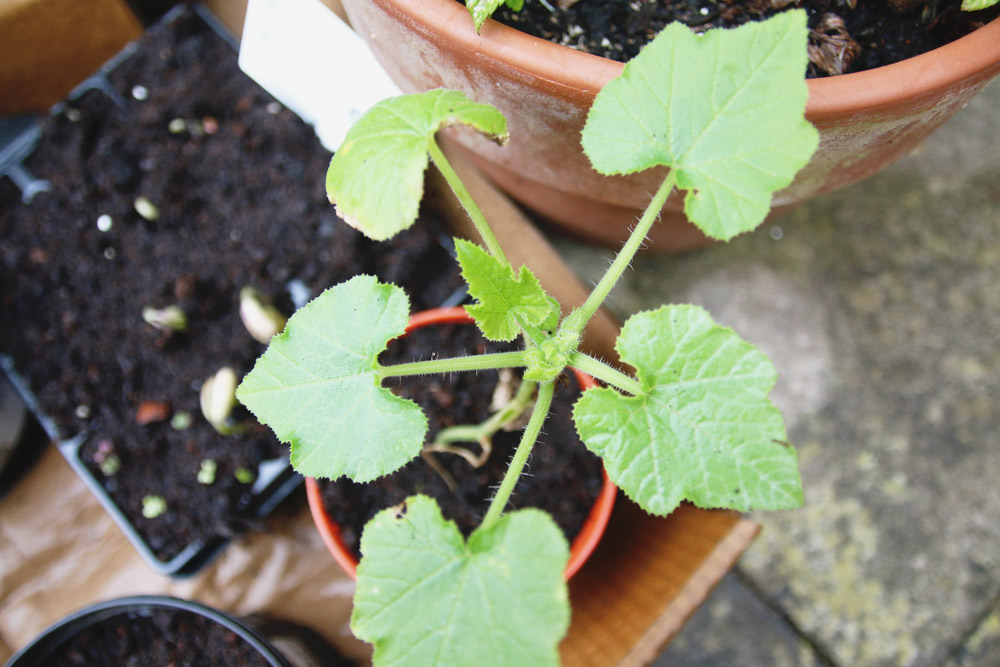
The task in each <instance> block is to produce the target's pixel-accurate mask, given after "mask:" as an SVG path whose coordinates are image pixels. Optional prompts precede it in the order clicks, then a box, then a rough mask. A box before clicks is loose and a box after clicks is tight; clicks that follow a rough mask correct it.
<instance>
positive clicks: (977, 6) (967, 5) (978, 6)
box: [962, 0, 998, 12]
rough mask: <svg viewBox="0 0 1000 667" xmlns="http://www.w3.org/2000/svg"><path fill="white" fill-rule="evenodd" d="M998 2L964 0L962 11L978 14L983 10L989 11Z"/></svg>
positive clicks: (996, 0) (990, 0) (994, 0)
mask: <svg viewBox="0 0 1000 667" xmlns="http://www.w3.org/2000/svg"><path fill="white" fill-rule="evenodd" d="M997 2H998V0H962V11H963V12H978V11H980V10H982V9H989V8H990V7H992V6H993V5H995V4H997Z"/></svg>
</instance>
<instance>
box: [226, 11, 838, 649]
mask: <svg viewBox="0 0 1000 667" xmlns="http://www.w3.org/2000/svg"><path fill="white" fill-rule="evenodd" d="M471 4H472V3H470V8H471ZM480 4H482V3H480ZM492 4H494V5H495V4H499V3H492ZM806 43H807V28H806V16H805V13H804V12H802V11H791V12H787V13H784V14H781V15H779V16H776V17H774V18H772V19H770V20H768V21H766V22H763V23H753V24H747V25H745V26H742V27H740V28H738V29H735V30H726V31H709V32H706V33H705V34H704V35H702V36H701V37H696V36H695V35H694V34H693V33H692V32H691V31H690V30H688V29H687V28H685V27H683V26H680V25H676V24H675V25H672V26H670V27H668V28H667V29H666V30H664V31H663V33H661V34H660V35H659V36H658V37H657V38H656V40H654V42H653V43H651V44H650V45H649V46H648V47H647V48H646V49H645V50H644V51H643V52H642V53H641V54H640V55H639V56H638V57H637V58H635V59H634V60H633V61H632V62H630V63H629V64H628V66H626V68H625V71H624V72H623V74H622V76H621V77H620V78H619V79H616V80H614V81H612V82H611V83H609V84H608V85H607V86H606V87H605V88H604V90H603V91H602V92H601V93H600V94H599V95H598V97H597V99H596V101H595V103H594V105H593V107H592V109H591V111H590V115H589V117H588V121H587V124H586V127H585V129H584V133H583V137H582V143H583V146H584V150H585V151H586V153H587V155H588V157H589V158H590V160H591V162H592V164H593V166H594V168H595V169H596V170H598V171H600V172H601V173H605V174H627V173H631V172H635V171H640V170H644V169H648V168H651V167H656V166H666V167H669V168H670V170H669V172H668V174H667V176H666V178H665V179H664V181H663V182H662V184H661V186H660V187H659V188H658V190H657V192H656V193H655V194H654V195H653V197H652V200H651V202H650V204H649V206H648V208H647V209H646V211H645V213H644V214H643V216H642V218H641V219H640V220H639V222H638V224H637V225H636V227H635V230H634V231H633V234H632V236H631V237H630V238H629V240H628V241H627V242H626V243H625V245H624V247H623V248H622V250H621V252H620V253H619V255H618V257H617V258H616V259H615V261H614V262H613V263H612V265H611V266H610V268H609V269H608V271H607V273H606V274H605V275H604V277H603V278H602V279H601V280H600V281H599V282H598V284H597V285H596V287H595V289H594V291H593V292H592V293H591V294H590V296H589V297H588V298H587V300H586V301H585V302H584V304H583V305H582V306H580V307H579V308H577V309H575V310H573V311H572V312H570V313H569V314H568V315H566V316H565V317H563V316H562V315H561V309H560V306H559V304H558V303H557V302H556V301H555V299H553V298H552V297H551V296H550V295H548V294H547V293H546V292H545V290H544V288H543V287H542V286H541V284H540V283H539V282H538V280H537V278H536V277H535V276H534V274H533V273H532V272H531V271H530V270H529V269H527V268H526V267H520V268H515V267H514V266H512V265H511V264H510V262H509V261H508V260H507V258H506V256H505V255H504V252H503V249H502V248H501V247H500V246H499V243H498V242H497V240H496V237H495V235H494V234H493V233H492V231H491V230H490V228H489V225H488V223H487V221H486V218H485V216H484V215H483V213H482V211H481V210H480V209H479V207H478V205H477V204H476V202H475V201H474V200H473V199H472V198H471V196H469V193H468V191H467V190H466V188H465V186H464V185H463V184H462V183H461V181H460V180H459V179H458V177H457V175H456V174H455V172H454V170H453V169H452V168H451V166H450V165H449V164H448V162H447V160H446V158H445V157H444V155H443V153H442V152H441V150H440V149H439V147H438V145H437V143H436V139H435V134H436V132H437V130H438V129H439V128H441V127H443V126H447V125H452V124H459V123H461V124H466V125H470V126H472V127H474V128H476V129H478V130H479V131H481V132H483V133H484V134H486V135H487V136H490V137H492V138H494V139H496V140H498V141H499V142H503V141H504V140H505V138H506V122H505V120H504V118H503V116H502V115H501V114H500V113H499V112H498V111H497V110H496V109H493V108H492V107H488V106H486V105H481V104H476V103H474V102H472V101H471V100H469V99H467V98H466V97H465V96H464V95H462V94H461V93H457V92H455V91H445V90H434V91H430V92H428V93H424V94H420V95H407V96H402V97H397V98H392V99H389V100H385V101H383V102H381V103H379V104H377V105H376V106H375V107H373V108H372V109H371V110H370V111H369V112H368V114H366V115H365V116H363V117H362V118H361V119H360V120H359V121H358V122H357V123H356V124H355V126H354V127H353V128H352V129H351V130H350V132H349V133H348V135H347V138H346V139H345V141H344V145H343V146H342V147H341V149H340V150H339V151H338V152H337V153H336V154H335V155H334V157H333V160H332V161H331V164H330V168H329V171H328V174H327V190H328V194H329V196H330V199H331V201H332V202H333V203H334V204H335V205H336V206H337V211H338V213H339V214H340V215H341V216H342V217H344V219H345V220H347V221H348V222H349V223H350V224H351V225H352V226H355V227H357V228H358V229H360V230H361V231H362V232H364V233H365V234H366V235H368V236H370V237H371V238H374V239H384V238H387V237H389V236H391V235H393V234H395V233H398V232H399V231H401V230H403V229H406V228H407V227H409V226H410V225H412V224H413V223H414V221H415V219H416V215H417V206H418V204H419V200H420V198H421V196H422V182H423V173H424V170H425V169H426V167H427V164H428V160H432V161H433V162H434V164H435V166H436V167H437V168H438V169H439V171H440V172H441V173H442V175H443V176H444V178H445V180H446V181H447V182H448V184H449V186H450V187H451V188H452V190H453V191H454V192H455V194H456V196H457V197H458V199H459V201H460V202H461V203H462V205H463V206H464V207H465V209H466V211H467V212H468V214H469V217H470V218H471V220H472V222H473V224H474V225H475V226H476V229H477V231H478V232H479V234H480V236H481V237H482V239H483V244H484V247H479V246H477V245H475V244H473V243H469V242H467V241H463V240H456V252H457V258H458V262H459V264H460V266H461V269H462V275H463V277H464V278H465V280H466V281H467V282H468V285H469V293H470V295H471V296H472V297H473V298H474V299H475V303H474V304H472V305H470V306H468V307H467V311H468V313H469V314H470V315H471V316H472V317H473V318H474V319H475V321H476V324H477V326H478V327H479V328H480V330H481V331H482V332H483V334H484V335H485V336H486V337H487V338H488V339H491V340H513V339H517V338H519V339H520V340H521V341H522V342H523V344H524V345H523V348H522V349H520V350H517V351H514V352H504V353H497V354H487V355H475V356H460V357H455V358H448V359H431V360H427V361H418V362H412V363H404V364H396V365H389V366H386V365H383V364H382V363H380V361H379V355H380V353H381V352H382V351H383V350H384V349H385V348H386V345H387V343H388V341H389V340H391V339H392V338H395V337H397V336H399V335H401V334H402V333H403V332H404V331H405V328H406V325H407V320H408V316H409V302H408V299H407V296H406V294H405V293H404V292H403V291H402V290H401V289H399V288H398V287H395V286H393V285H384V284H381V283H379V282H378V281H377V280H376V279H375V278H373V277H371V276H364V275H362V276H356V277H354V278H352V279H350V280H348V281H347V282H344V283H341V284H339V285H336V286H334V287H332V288H330V289H328V290H327V291H325V292H324V293H323V294H321V295H320V296H318V297H317V298H316V299H315V300H313V301H312V302H310V303H309V304H307V305H306V306H305V307H303V308H302V309H300V310H299V311H298V312H297V313H295V314H294V315H293V316H292V317H291V318H290V319H289V320H288V323H287V326H286V327H285V330H284V332H283V333H281V334H279V335H277V336H275V337H274V338H273V339H272V340H271V343H270V346H269V347H268V349H267V351H266V352H265V353H264V355H263V356H262V357H261V358H260V359H259V360H258V362H257V364H256V365H255V367H254V369H253V370H252V371H251V372H250V373H249V374H248V375H247V376H246V377H245V378H244V379H243V382H242V383H241V384H240V386H239V388H238V390H237V396H238V398H239V400H240V401H241V402H243V404H244V405H246V407H247V408H248V409H250V411H251V412H252V413H254V414H255V415H256V416H257V417H258V419H260V420H261V421H262V422H263V423H266V424H268V425H269V426H270V427H271V428H272V429H273V430H274V431H275V433H276V434H277V435H278V437H279V438H280V439H281V440H283V441H285V442H288V443H290V445H291V460H292V464H293V465H294V466H295V467H296V469H298V470H299V471H300V472H302V473H303V474H306V475H310V476H314V477H323V478H337V477H340V476H342V475H347V476H348V477H350V478H351V479H352V480H354V481H356V482H366V481H371V480H373V479H375V478H377V477H380V476H382V475H386V474H389V473H391V472H393V471H395V470H397V469H398V468H400V467H402V466H403V465H405V464H406V463H408V462H409V461H411V460H412V459H414V458H415V457H416V456H418V455H419V454H420V453H421V451H422V450H423V449H424V447H425V442H424V440H425V434H426V431H427V419H426V417H425V416H424V415H423V413H422V412H421V410H420V409H419V408H418V407H417V406H416V404H414V403H412V402H411V401H408V400H404V399H402V398H400V397H398V396H395V395H394V394H392V393H391V392H390V391H388V390H387V389H385V388H384V387H383V386H382V381H383V380H384V379H386V378H390V377H397V376H406V375H417V374H425V373H450V372H456V371H474V370H483V369H503V368H507V369H523V371H522V373H523V374H522V378H521V385H520V389H519V390H518V391H519V392H525V393H531V394H536V396H535V398H534V401H533V402H530V401H524V402H523V405H522V406H521V408H520V409H521V410H522V411H523V412H524V414H527V415H529V416H528V420H527V426H526V428H525V430H524V434H523V437H522V440H521V443H520V445H519V446H518V448H517V451H516V453H515V454H514V456H513V458H512V460H511V462H510V466H509V468H508V471H507V474H506V476H505V477H504V479H503V481H502V483H501V484H500V487H499V488H498V489H497V492H496V495H495V496H494V497H493V499H492V502H491V504H490V507H489V509H488V511H487V513H486V515H485V517H484V518H483V521H482V523H481V525H480V526H479V527H478V528H477V529H476V530H475V531H474V532H473V533H472V535H470V537H469V538H468V539H467V540H465V539H463V538H462V536H461V535H460V533H459V532H458V530H457V528H456V527H455V525H454V524H453V523H452V522H450V521H448V520H446V519H445V518H444V517H443V516H442V515H441V512H440V510H439V509H438V507H437V504H436V503H435V502H434V501H433V500H431V499H429V498H426V497H423V496H414V497H411V498H409V499H408V500H407V501H406V502H405V503H403V504H402V505H400V506H398V507H395V508H390V509H387V510H384V511H383V512H381V513H380V514H379V515H377V516H376V518H375V519H373V520H372V521H371V522H370V523H369V524H368V526H367V527H366V529H365V531H364V533H363V535H362V539H361V543H362V553H363V558H362V560H361V563H360V565H359V567H358V587H357V592H356V595H355V607H354V612H353V615H352V621H351V625H352V629H353V630H354V632H355V634H357V635H358V636H359V637H360V638H362V639H365V640H366V641H369V642H371V643H373V644H374V646H375V660H376V662H377V663H379V664H457V663H463V664H486V665H489V664H532V665H546V664H555V663H556V662H557V661H558V652H557V646H558V643H559V640H560V639H561V637H562V636H563V635H564V634H565V632H566V629H567V627H568V618H569V605H568V596H567V591H566V585H565V582H564V581H563V579H562V571H563V569H564V567H565V565H566V560H567V558H568V546H567V544H566V540H565V538H564V537H563V536H562V534H561V532H560V531H558V530H557V529H556V528H555V526H554V523H553V521H552V519H551V518H550V517H548V515H546V514H544V513H542V512H540V511H537V510H518V511H513V512H507V511H506V508H507V502H508V500H509V498H510V495H511V493H512V491H513V489H514V487H515V485H516V483H517V480H518V478H519V477H520V475H521V473H522V471H523V469H524V466H525V464H526V462H527V460H528V458H529V457H530V454H531V450H532V446H533V445H534V442H535V440H536V438H537V436H538V433H539V431H540V429H541V426H542V423H543V422H544V419H545V416H546V413H547V411H548V409H549V406H550V403H551V399H552V395H553V390H554V382H555V381H556V378H557V377H558V375H559V374H560V373H562V372H563V371H564V370H565V369H566V368H567V367H569V366H573V367H576V368H579V369H580V370H583V371H585V372H587V373H589V374H591V375H593V376H594V377H596V378H598V379H599V380H601V381H603V382H604V383H605V384H606V385H608V386H607V387H605V388H595V389H590V390H587V391H586V392H585V393H584V394H583V396H582V397H581V398H580V399H579V400H578V401H577V403H576V406H575V408H574V414H573V416H574V420H575V422H576V426H577V430H578V432H579V434H580V436H581V439H582V440H583V442H584V444H585V445H586V446H587V447H588V448H589V449H590V450H591V451H593V452H594V453H596V454H597V455H598V456H600V457H601V458H602V459H603V460H604V465H605V469H606V470H607V472H608V474H609V476H610V477H611V479H612V481H613V482H614V483H615V484H616V485H617V486H619V488H622V489H623V490H624V491H625V493H626V494H628V495H629V497H631V498H632V499H633V500H634V501H635V502H636V503H638V504H639V505H640V506H641V507H643V508H644V509H645V510H646V511H648V512H651V513H654V514H659V515H665V514H668V513H670V512H671V511H673V510H674V509H675V508H676V507H677V506H678V504H679V503H680V502H682V501H684V500H688V501H690V502H693V503H695V504H696V505H699V506H701V507H728V508H733V509H738V510H747V509H750V508H764V509H785V508H793V507H796V506H798V505H800V504H801V503H802V488H801V481H800V479H799V474H798V470H797V466H796V454H795V450H794V449H793V448H791V447H789V446H787V444H786V440H787V436H786V434H785V429H784V424H783V421H782V419H781V416H780V414H779V413H778V411H777V409H776V408H775V407H774V406H773V404H772V403H771V402H770V400H769V398H768V393H769V391H770V390H771V388H772V386H773V384H774V381H775V372H774V368H773V366H772V365H771V363H770V362H769V361H768V360H767V359H766V358H765V357H764V355H763V354H761V353H760V352H759V351H758V350H756V349H755V348H754V347H753V346H751V345H750V344H748V343H746V342H744V341H742V340H741V339H740V338H739V337H738V336H737V335H736V334H735V333H734V332H733V331H732V330H730V329H727V328H725V327H721V326H719V325H717V324H715V323H714V322H713V321H712V320H711V317H710V316H709V315H708V313H707V312H705V311H704V310H702V309H700V308H697V307H694V306H669V305H668V306H663V307H661V308H659V309H656V310H653V311H649V312H643V313H639V314H637V315H635V316H633V317H632V318H630V319H629V320H628V322H626V324H625V325H624V327H623V329H622V332H621V336H620V337H619V339H618V342H617V350H618V352H619V354H620V356H621V358H622V360H623V361H625V362H627V363H629V364H630V365H631V366H632V367H633V368H635V369H636V371H635V375H629V374H626V373H623V372H621V371H620V370H618V369H616V368H614V367H612V366H610V365H608V364H607V363H605V362H603V361H600V360H597V359H594V358H592V357H589V356H587V355H585V354H584V353H582V352H581V351H580V349H579V347H580V342H581V340H582V338H583V335H584V330H585V328H586V325H587V323H588V322H589V320H590V319H591V318H592V317H593V316H594V314H595V313H596V312H597V310H598V308H599V307H600V306H601V304H602V303H603V302H604V300H605V299H606V298H607V296H608V294H609V293H610V292H611V290H612V288H613V287H614V285H615V284H616V283H617V281H618V280H619V279H620V277H621V276H622V274H623V272H624V271H625V269H626V268H627V267H628V265H629V264H630V263H631V261H632V259H633V257H634V255H635V253H636V252H637V251H638V249H639V247H640V246H641V244H642V242H643V239H644V238H645V235H646V233H647V232H648V231H649V229H650V228H651V226H652V225H653V224H654V223H655V222H656V219H657V216H658V213H659V211H660V209H661V208H662V206H663V203H664V201H665V200H666V198H667V197H668V196H669V195H670V193H671V192H673V191H674V190H675V189H679V190H681V191H684V192H685V208H686V211H687V213H688V215H689V217H690V218H691V219H692V221H693V222H694V223H695V224H697V225H698V226H699V227H700V228H701V229H702V230H703V231H704V232H705V233H706V234H708V235H710V236H713V237H715V238H719V239H723V240H726V239H730V238H732V237H734V236H736V235H737V234H740V233H743V232H746V231H749V230H751V229H754V228H755V227H757V226H758V225H759V224H760V223H761V222H762V221H763V219H764V217H765V216H766V214H767V212H768V210H769V204H770V200H771V196H772V194H773V193H774V192H775V191H777V190H779V189H781V188H783V187H785V186H786V185H788V183H790V182H791V180H792V178H793V177H794V175H795V173H796V172H797V171H798V170H799V169H800V168H801V167H802V166H803V165H804V164H805V163H806V162H807V161H808V159H809V157H810V155H811V154H812V153H813V151H814V150H815V148H816V146H817V143H818V138H817V137H818V135H817V132H816V130H815V129H814V128H813V127H812V126H811V125H809V123H807V122H806V121H805V119H804V117H803V113H804V108H805V102H806V97H807V88H806V84H805V82H804V79H803V72H804V71H805V67H806ZM681 63H683V66H681V65H680V64H681ZM518 416H519V415H515V416H512V417H511V418H516V417H518ZM507 418H508V416H507V415H505V416H504V419H507ZM359 425H365V427H364V428H360V427H359ZM470 426H475V425H470ZM484 628H488V630H487V631H483V629H484Z"/></svg>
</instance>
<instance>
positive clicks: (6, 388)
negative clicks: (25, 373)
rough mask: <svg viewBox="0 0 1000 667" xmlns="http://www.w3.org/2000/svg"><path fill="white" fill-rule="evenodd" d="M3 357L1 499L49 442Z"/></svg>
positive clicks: (0, 376) (0, 387)
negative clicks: (8, 371) (12, 377)
mask: <svg viewBox="0 0 1000 667" xmlns="http://www.w3.org/2000/svg"><path fill="white" fill-rule="evenodd" d="M8 361H9V360H5V359H4V358H2V357H0V368H2V369H3V371H2V372H0V450H2V451H0V500H2V499H3V497H4V496H6V495H7V493H8V492H9V491H10V490H11V489H12V488H13V487H14V484H15V483H16V482H17V481H18V480H19V479H21V477H22V476H24V474H25V473H26V472H28V470H29V469H30V468H31V466H32V464H34V463H35V461H36V460H37V459H38V456H39V455H40V454H41V453H42V450H43V449H44V447H45V444H46V442H47V440H46V434H45V430H44V429H43V428H42V426H41V424H39V423H38V420H37V419H35V417H34V414H33V413H32V412H31V411H30V410H28V409H27V407H26V406H25V404H24V399H23V398H22V394H21V388H19V387H17V386H15V384H14V382H13V381H12V380H11V379H10V378H9V377H8V373H7V372H6V365H7V362H8Z"/></svg>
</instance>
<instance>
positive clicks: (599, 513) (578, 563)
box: [306, 306, 618, 579]
mask: <svg viewBox="0 0 1000 667" xmlns="http://www.w3.org/2000/svg"><path fill="white" fill-rule="evenodd" d="M435 324H469V325H471V324H473V320H472V318H471V317H470V316H469V314H468V313H466V312H465V309H464V308H462V307H461V306H457V307H454V308H434V309H431V310H425V311H423V312H420V313H417V314H415V315H413V316H412V317H411V318H410V323H409V325H408V326H407V328H406V332H407V333H409V332H411V331H413V330H414V329H419V328H422V327H426V326H431V325H435ZM573 370H574V372H575V373H576V378H577V381H578V382H579V383H580V386H581V387H583V388H584V389H589V388H590V387H594V386H597V382H596V381H595V380H594V378H592V377H590V376H589V375H587V374H586V373H582V372H580V371H578V370H576V369H573ZM602 472H603V471H602ZM617 491H618V489H617V487H615V485H614V484H612V483H611V480H610V479H608V475H607V473H604V485H603V486H602V488H601V493H600V495H599V496H598V497H597V500H596V501H595V502H594V506H593V507H592V508H591V510H590V514H589V515H588V516H587V520H586V521H585V522H584V524H583V528H582V529H581V530H580V532H579V534H577V536H576V539H574V540H573V544H572V545H571V546H570V555H569V562H568V563H566V570H565V576H566V578H567V579H569V578H570V577H572V576H573V575H574V574H576V572H577V571H578V570H579V569H580V568H581V567H582V566H583V563H584V562H585V561H586V560H587V557H588V556H590V554H591V552H593V550H594V548H595V547H596V546H597V543H598V542H599V541H600V539H601V535H603V534H604V529H605V527H607V525H608V519H609V518H610V517H611V510H612V509H613V508H614V505H615V496H616V495H617ZM306 496H307V497H308V498H309V511H310V512H311V513H312V517H313V521H314V522H315V523H316V528H317V529H318V530H319V533H320V535H321V536H322V537H323V542H324V543H325V544H326V547H327V549H329V550H330V553H331V554H333V557H334V559H336V561H337V563H338V564H339V565H340V567H342V568H343V569H344V572H346V573H347V574H348V575H350V577H351V578H352V579H356V578H357V567H358V561H357V559H356V558H355V557H354V554H353V553H351V551H350V549H348V548H347V547H346V546H345V545H344V542H343V540H342V539H341V535H340V526H339V525H338V524H337V523H335V522H334V521H333V519H332V518H330V515H329V514H328V513H327V511H326V507H325V506H324V505H323V499H322V496H321V491H320V486H319V482H317V481H316V480H315V479H313V478H312V477H307V478H306Z"/></svg>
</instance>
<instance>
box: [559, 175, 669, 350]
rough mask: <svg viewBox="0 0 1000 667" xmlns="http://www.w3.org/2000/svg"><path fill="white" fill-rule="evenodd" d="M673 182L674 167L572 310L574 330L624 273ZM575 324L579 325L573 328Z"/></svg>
mask: <svg viewBox="0 0 1000 667" xmlns="http://www.w3.org/2000/svg"><path fill="white" fill-rule="evenodd" d="M676 184H677V171H676V170H674V169H671V170H670V173H669V174H667V177H666V178H665V179H664V180H663V184H662V185H660V189H659V190H657V191H656V194H655V195H654V196H653V201H651V202H649V206H648V207H646V210H645V211H644V212H643V214H642V217H641V218H640V219H639V222H638V223H637V224H636V226H635V229H633V230H632V235H631V236H629V238H628V241H626V242H625V245H624V246H623V247H622V249H621V251H620V252H619V253H618V256H617V257H615V261H614V262H613V263H612V264H611V266H610V267H609V268H608V270H607V272H606V273H605V274H604V276H603V277H602V278H601V280H600V282H599V283H597V286H596V287H595V288H594V291H593V292H591V293H590V296H588V297H587V300H586V301H585V302H584V304H583V305H582V306H580V307H579V308H578V309H577V310H576V311H575V312H574V313H573V315H574V317H573V318H572V320H571V321H572V324H571V326H572V327H573V329H576V330H575V331H574V333H576V334H580V333H582V332H583V329H584V327H586V326H587V322H589V321H590V318H592V317H593V316H594V313H596V312H597V309H598V308H600V307H601V304H602V303H604V300H605V299H606V298H608V294H610V293H611V289H612V288H613V287H614V286H615V284H617V282H618V280H619V279H620V278H621V277H622V274H623V273H625V269H626V268H628V265H629V264H631V263H632V259H633V258H634V257H635V253H636V252H638V251H639V248H640V247H641V246H642V242H643V241H644V240H645V239H646V234H647V233H648V232H649V228H650V227H652V226H653V223H654V222H656V220H657V218H658V217H659V216H660V209H662V208H663V205H664V204H665V203H666V202H667V197H669V196H670V193H671V192H673V190H674V186H675V185H676ZM567 319H569V318H567ZM577 327H579V329H577Z"/></svg>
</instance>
